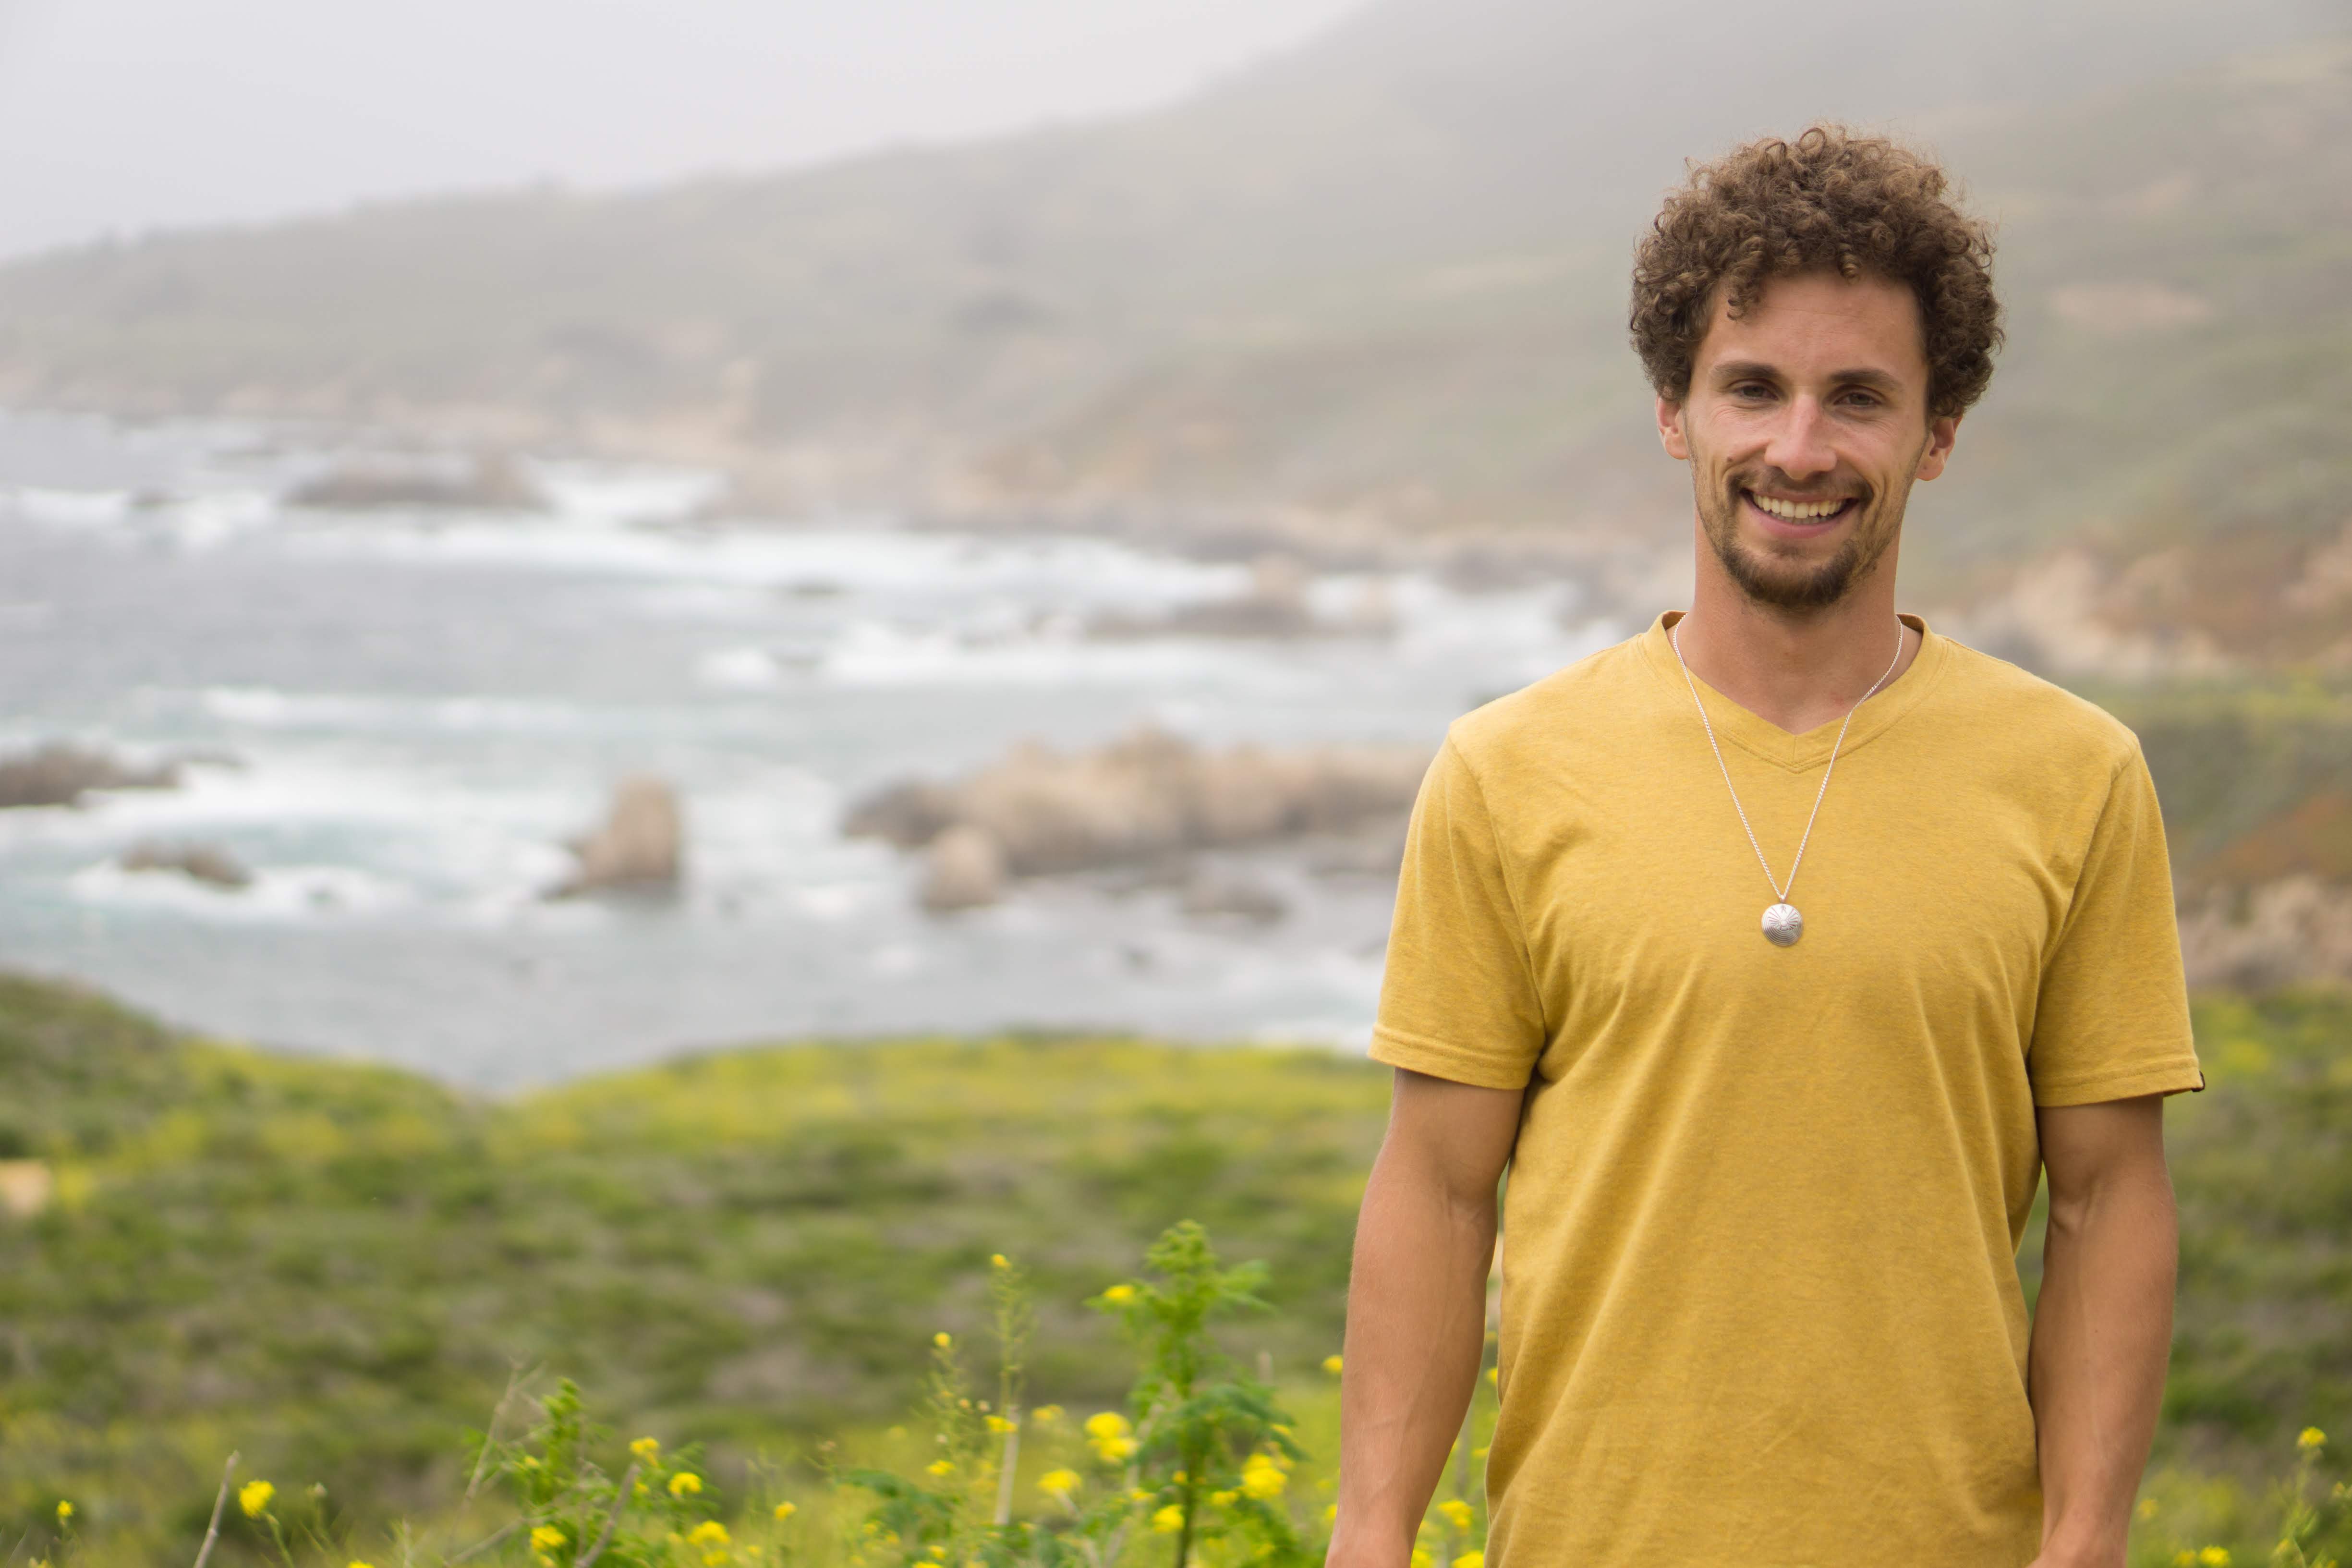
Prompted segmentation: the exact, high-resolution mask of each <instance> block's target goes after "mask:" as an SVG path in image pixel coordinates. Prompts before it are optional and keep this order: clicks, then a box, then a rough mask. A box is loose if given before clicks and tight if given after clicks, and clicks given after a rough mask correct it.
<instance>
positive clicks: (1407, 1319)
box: [1328, 1068, 1523, 1568]
mask: <svg viewBox="0 0 2352 1568" xmlns="http://www.w3.org/2000/svg"><path fill="white" fill-rule="evenodd" d="M1522 1098H1523V1096H1522V1094H1521V1091H1519V1090H1517V1089H1477V1088H1474V1087H1473V1086H1471V1085H1469V1084H1462V1083H1452V1082H1448V1081H1447V1080H1446V1079H1438V1078H1430V1077H1427V1076H1425V1075H1423V1074H1422V1073H1416V1072H1407V1071H1404V1070H1403V1069H1402V1068H1400V1069H1399V1070H1398V1072H1397V1075H1396V1091H1395V1097H1394V1099H1393V1100H1391V1104H1390V1108H1389V1129H1388V1136H1387V1137H1386V1138H1385V1139H1384V1140H1382V1142H1381V1152H1380V1157H1379V1158H1378V1159H1377V1160H1375V1161H1374V1162H1373V1163H1372V1175H1371V1180H1370V1184H1367V1185H1366V1187H1365V1189H1364V1207H1363V1212H1362V1214H1361V1215H1360V1216H1359V1218H1358V1219H1357V1222H1356V1259H1355V1268H1354V1271H1353V1273H1352V1274H1351V1275H1350V1277H1349V1284H1348V1339H1347V1344H1346V1346H1345V1351H1344V1354H1345V1357H1346V1359H1345V1361H1344V1363H1342V1368H1341V1373H1340V1383H1339V1521H1338V1522H1337V1524H1336V1525H1335V1527H1334V1528H1333V1531H1332V1534H1331V1552H1330V1557H1329V1559H1328V1561H1329V1563H1330V1564H1331V1568H1403V1564H1404V1563H1406V1562H1408V1561H1409V1560H1410V1558H1411V1557H1412V1540H1413V1533H1414V1531H1417V1530H1418V1529H1419V1528H1420V1527H1421V1516H1422V1513H1423V1510H1426V1509H1427V1508H1428V1507H1429V1499H1430V1494H1431V1493H1432V1492H1433V1491H1434V1490H1435V1489H1436V1488H1437V1480H1438V1477H1439V1475H1440V1474H1441V1473H1442V1472H1443V1471H1444V1468H1445V1456H1446V1453H1447V1451H1448V1450H1450V1449H1451V1448H1452V1447H1453V1446H1454V1434H1455V1433H1456V1432H1458V1431H1460V1430H1461V1427H1462V1416H1463V1413H1464V1412H1465V1410H1467V1409H1468V1408H1469V1405H1470V1394H1471V1392H1472V1389H1473V1388H1474V1386H1475V1384H1476V1383H1477V1380H1478V1361H1479V1357H1480V1355H1481V1354H1482V1353H1483V1352H1484V1351H1485V1348H1486V1273H1487V1269H1488V1268H1490V1266H1491V1265H1492V1263H1493V1261H1494V1255H1495V1189H1496V1184H1497V1183H1498V1182H1500V1181H1501V1179H1502V1174H1503V1165H1504V1163H1505V1162H1507V1160H1508V1159H1509V1158H1510V1155H1511V1145H1512V1142H1513V1141H1514V1140H1515V1139H1516V1138H1517V1135H1518V1130H1519V1105H1520V1101H1521V1100H1522Z"/></svg>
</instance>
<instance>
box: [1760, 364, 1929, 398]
mask: <svg viewBox="0 0 2352 1568" xmlns="http://www.w3.org/2000/svg"><path fill="white" fill-rule="evenodd" d="M1714 379H1715V380H1716V381H1717V382H1718V383H1723V382H1733V381H1748V380H1750V379H1753V380H1757V381H1779V380H1780V379H1781V374H1780V367H1779V366H1777V365H1770V364H1767V363H1764V362H1763V361H1762V360H1748V359H1731V360H1724V361H1722V362H1721V363H1718V364H1717V366H1716V367H1715V370H1714ZM1826 379H1828V380H1829V381H1831V382H1833V383H1835V384H1838V385H1840V386H1867V387H1872V388H1874V389H1875V390H1877V391H1881V392H1890V393H1899V392H1901V391H1902V390H1903V378H1902V377H1900V376H1898V375H1895V374H1891V373H1889V372H1887V371H1883V370H1877V369H1874V368H1872V367H1870V366H1867V365H1864V366H1857V367H1856V368H1854V369H1853V370H1835V371H1832V372H1831V373H1830V374H1829V375H1828V377H1827V378H1826Z"/></svg>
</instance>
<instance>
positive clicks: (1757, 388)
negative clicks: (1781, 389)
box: [1731, 381, 1772, 398]
mask: <svg viewBox="0 0 2352 1568" xmlns="http://www.w3.org/2000/svg"><path fill="white" fill-rule="evenodd" d="M1731 395H1732V396H1734V397H1751V398H1753V397H1769V396H1771V395H1772V389H1771V388H1770V387H1769V386H1767V385H1765V384H1763V383H1762V382H1760V381H1743V382H1741V383H1740V384H1738V386H1735V387H1733V388H1732V389H1731Z"/></svg>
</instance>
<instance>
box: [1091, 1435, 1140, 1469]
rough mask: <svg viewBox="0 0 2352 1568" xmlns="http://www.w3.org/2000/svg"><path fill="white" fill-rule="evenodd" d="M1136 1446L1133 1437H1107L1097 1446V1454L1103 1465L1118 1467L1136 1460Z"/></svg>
mask: <svg viewBox="0 0 2352 1568" xmlns="http://www.w3.org/2000/svg"><path fill="white" fill-rule="evenodd" d="M1135 1446H1136V1445H1135V1439H1134V1438H1132V1437H1105V1438H1104V1439H1103V1440H1102V1441H1100V1442H1099V1443H1097V1444H1096V1445H1095V1453H1096V1455H1097V1457H1099V1458H1101V1459H1102V1461H1103V1463H1105V1464H1107V1465H1116V1464H1119V1463H1122V1462H1123V1461H1125V1460H1128V1459H1131V1458H1135Z"/></svg>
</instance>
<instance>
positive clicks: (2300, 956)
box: [2180, 875, 2352, 991]
mask: <svg viewBox="0 0 2352 1568" xmlns="http://www.w3.org/2000/svg"><path fill="white" fill-rule="evenodd" d="M2180 957H2181V962H2182V963H2183V965H2184V966H2185V967H2186V968H2187V970H2188V972H2189V984H2190V985H2192V986H2204V985H2225V986H2230V987H2232V988H2234V989H2238V990H2244V991H2268V990H2273V989H2276V988H2278V987H2280V986H2284V985H2296V984H2309V983H2311V982H2313V981H2334V982H2339V983H2340V982H2345V981H2352V888H2347V887H2344V886H2342V885H2341V884H2338V883H2333V882H2327V881H2324V880H2322V879H2319V878H2317V877H2313V876H2307V875H2295V876H2290V877H2281V878H2278V879H2275V880H2273V881H2269V882H2264V883H2262V884H2260V885H2258V886H2255V887H2252V888H2249V889H2231V888H2215V889H2210V890H2209V891H2208V892H2207V893H2206V894H2205V896H2204V897H2203V898H2201V899H2200V900H2198V901H2197V902H2195V903H2194V904H2192V905H2190V906H2189V907H2188V908H2185V909H2183V910H2181V911H2180Z"/></svg>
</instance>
